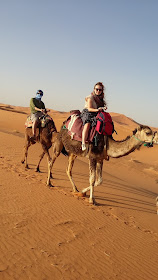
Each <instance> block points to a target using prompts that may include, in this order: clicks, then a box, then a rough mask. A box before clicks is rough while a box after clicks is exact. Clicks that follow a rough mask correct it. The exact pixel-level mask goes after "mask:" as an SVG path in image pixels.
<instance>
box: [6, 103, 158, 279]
mask: <svg viewBox="0 0 158 280" xmlns="http://www.w3.org/2000/svg"><path fill="white" fill-rule="evenodd" d="M28 114H29V108H22V107H15V106H11V105H4V104H0V217H1V223H0V248H1V249H0V279H3V280H14V279H16V280H19V279H20V280H25V279H26V280H28V279H31V280H36V279H37V280H52V279H55V280H58V279H60V280H80V279H82V280H89V279H96V280H104V279H105V280H114V279H119V280H153V279H157V277H158V265H157V260H158V215H157V214H156V201H155V199H156V196H157V195H158V146H154V147H153V148H147V147H144V146H143V147H142V148H141V149H140V150H139V151H135V152H133V153H131V154H129V155H128V156H126V157H122V158H119V159H110V161H109V162H104V167H103V183H102V185H101V186H99V187H96V188H95V199H96V202H97V205H95V206H94V205H89V204H88V203H87V200H86V199H83V198H78V197H76V196H73V193H72V187H71V184H70V182H69V180H68V177H67V175H66V172H65V169H66V165H67V157H65V156H63V155H60V157H59V158H58V159H57V160H56V162H55V164H54V168H53V176H54V179H53V185H54V187H52V188H48V187H47V186H46V179H47V159H46V157H45V158H44V159H43V161H42V163H41V173H36V172H35V167H36V164H37V162H38V159H39V155H40V153H41V152H42V149H41V146H40V144H35V145H33V146H31V147H30V149H29V155H28V164H29V167H30V169H28V170H25V168H24V165H22V164H21V158H22V153H23V146H24V131H25V128H24V122H25V120H26V117H27V115H28ZM50 115H51V116H52V117H53V119H54V122H55V124H56V126H57V129H58V130H59V129H60V126H61V124H62V122H63V121H64V120H65V119H66V118H67V117H68V116H69V113H64V112H57V111H53V110H51V112H50ZM111 115H112V117H113V120H114V123H115V129H116V130H117V133H118V135H116V134H114V138H115V139H116V140H121V139H124V138H126V136H128V135H131V134H132V130H134V128H136V127H137V124H136V123H135V122H134V121H133V120H131V119H129V118H127V117H126V116H124V115H121V114H116V113H111ZM50 152H51V149H50ZM88 173H89V170H88V160H87V159H84V160H83V159H81V158H78V159H77V160H76V162H75V166H74V169H73V177H74V180H75V182H76V185H77V187H78V189H79V190H82V188H84V187H87V186H88Z"/></svg>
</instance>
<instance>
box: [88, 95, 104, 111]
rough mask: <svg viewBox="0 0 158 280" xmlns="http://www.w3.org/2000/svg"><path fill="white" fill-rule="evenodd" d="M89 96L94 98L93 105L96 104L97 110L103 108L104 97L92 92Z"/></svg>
mask: <svg viewBox="0 0 158 280" xmlns="http://www.w3.org/2000/svg"><path fill="white" fill-rule="evenodd" d="M91 94H92V96H93V98H94V101H95V103H96V104H97V108H99V107H104V106H105V101H104V95H103V94H102V93H101V94H100V95H96V94H94V93H93V92H92V93H91Z"/></svg>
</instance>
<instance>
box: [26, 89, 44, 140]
mask: <svg viewBox="0 0 158 280" xmlns="http://www.w3.org/2000/svg"><path fill="white" fill-rule="evenodd" d="M42 96H43V91H42V90H40V89H39V90H37V92H36V96H35V97H34V98H31V100H30V110H31V120H32V134H33V136H32V137H31V140H36V128H37V126H38V124H39V122H40V119H39V118H40V117H42V116H43V114H44V113H45V112H46V108H45V104H44V103H43V102H42V101H41V98H42Z"/></svg>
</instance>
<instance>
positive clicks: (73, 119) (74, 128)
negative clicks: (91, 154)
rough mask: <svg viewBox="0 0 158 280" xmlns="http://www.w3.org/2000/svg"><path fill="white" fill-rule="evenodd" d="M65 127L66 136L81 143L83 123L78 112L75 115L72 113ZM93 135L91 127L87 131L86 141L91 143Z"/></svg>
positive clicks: (93, 131) (93, 129)
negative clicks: (66, 130)
mask: <svg viewBox="0 0 158 280" xmlns="http://www.w3.org/2000/svg"><path fill="white" fill-rule="evenodd" d="M65 127H66V128H67V129H68V134H69V135H70V136H71V139H74V140H77V141H80V142H82V130H83V123H82V119H81V117H80V112H79V111H78V110H77V113H72V115H71V116H70V117H69V118H68V119H67V121H66V123H65ZM94 135H95V127H92V129H91V130H90V131H89V135H88V139H87V141H88V142H92V141H93V138H94Z"/></svg>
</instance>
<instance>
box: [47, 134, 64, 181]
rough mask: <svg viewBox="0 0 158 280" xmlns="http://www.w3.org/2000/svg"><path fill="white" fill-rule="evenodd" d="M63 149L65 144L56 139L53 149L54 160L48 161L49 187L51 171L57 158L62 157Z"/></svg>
mask: <svg viewBox="0 0 158 280" xmlns="http://www.w3.org/2000/svg"><path fill="white" fill-rule="evenodd" d="M62 148H63V143H62V142H61V141H60V140H59V139H56V141H55V142H54V148H53V153H52V158H50V160H48V178H47V186H51V181H50V179H51V174H52V173H51V170H52V167H53V164H54V162H55V161H56V159H57V157H58V156H59V155H60V153H61V151H62Z"/></svg>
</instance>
